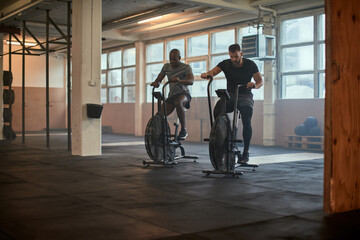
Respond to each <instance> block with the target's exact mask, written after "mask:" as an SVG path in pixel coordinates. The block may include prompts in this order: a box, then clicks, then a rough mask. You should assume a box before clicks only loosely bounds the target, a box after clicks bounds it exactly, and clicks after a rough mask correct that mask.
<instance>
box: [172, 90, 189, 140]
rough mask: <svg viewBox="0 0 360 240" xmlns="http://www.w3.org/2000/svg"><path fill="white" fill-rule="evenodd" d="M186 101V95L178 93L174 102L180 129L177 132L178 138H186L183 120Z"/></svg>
mask: <svg viewBox="0 0 360 240" xmlns="http://www.w3.org/2000/svg"><path fill="white" fill-rule="evenodd" d="M187 102H188V98H187V97H186V95H180V96H179V97H178V98H177V99H176V100H175V102H174V105H175V108H176V113H177V115H178V118H179V121H180V125H181V130H180V133H179V138H186V136H187V131H186V122H185V109H184V105H185V104H186V103H187Z"/></svg>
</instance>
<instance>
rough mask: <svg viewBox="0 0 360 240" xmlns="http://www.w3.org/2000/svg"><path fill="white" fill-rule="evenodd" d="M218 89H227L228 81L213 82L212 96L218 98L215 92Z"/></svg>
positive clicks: (217, 80) (218, 80)
mask: <svg viewBox="0 0 360 240" xmlns="http://www.w3.org/2000/svg"><path fill="white" fill-rule="evenodd" d="M217 89H226V79H216V80H214V81H213V82H212V86H211V96H213V97H216V96H217V95H216V92H215V90H217ZM206 91H207V90H206Z"/></svg>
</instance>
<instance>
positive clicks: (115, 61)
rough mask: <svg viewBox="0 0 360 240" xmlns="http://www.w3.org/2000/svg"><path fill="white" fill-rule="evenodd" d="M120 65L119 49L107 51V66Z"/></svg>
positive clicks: (115, 66) (116, 66) (114, 66)
mask: <svg viewBox="0 0 360 240" xmlns="http://www.w3.org/2000/svg"><path fill="white" fill-rule="evenodd" d="M118 67H121V50H120V51H116V52H111V53H109V68H118Z"/></svg>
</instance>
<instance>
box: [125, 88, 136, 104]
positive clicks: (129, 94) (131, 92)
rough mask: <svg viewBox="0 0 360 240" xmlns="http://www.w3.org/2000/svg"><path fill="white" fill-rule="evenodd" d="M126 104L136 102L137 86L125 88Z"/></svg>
mask: <svg viewBox="0 0 360 240" xmlns="http://www.w3.org/2000/svg"><path fill="white" fill-rule="evenodd" d="M124 102H135V86H127V87H124Z"/></svg>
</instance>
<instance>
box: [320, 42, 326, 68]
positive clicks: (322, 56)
mask: <svg viewBox="0 0 360 240" xmlns="http://www.w3.org/2000/svg"><path fill="white" fill-rule="evenodd" d="M319 69H320V70H324V69H325V44H320V45H319Z"/></svg>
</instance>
